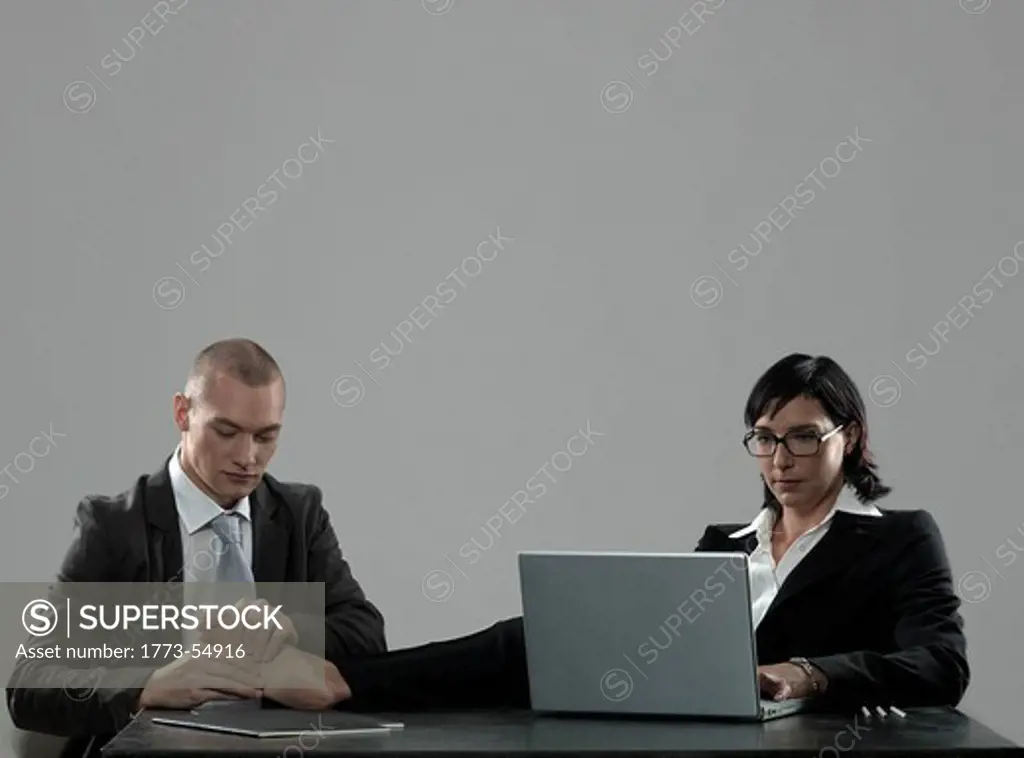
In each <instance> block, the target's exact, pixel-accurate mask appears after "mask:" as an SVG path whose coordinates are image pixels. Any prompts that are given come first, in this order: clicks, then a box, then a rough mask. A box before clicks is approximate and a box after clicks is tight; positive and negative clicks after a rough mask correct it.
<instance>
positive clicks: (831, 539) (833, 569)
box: [761, 511, 882, 626]
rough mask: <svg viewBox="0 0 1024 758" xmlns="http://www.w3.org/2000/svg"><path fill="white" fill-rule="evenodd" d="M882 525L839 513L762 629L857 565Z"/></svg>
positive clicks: (876, 520) (874, 518) (874, 519)
mask: <svg viewBox="0 0 1024 758" xmlns="http://www.w3.org/2000/svg"><path fill="white" fill-rule="evenodd" d="M881 521H882V519H881V518H879V517H877V516H859V515H854V514H852V513H846V512H844V511H836V513H835V515H834V516H833V520H832V524H831V526H830V527H829V530H828V532H827V533H826V534H825V536H824V537H822V538H821V541H820V542H819V543H818V544H817V545H816V546H815V547H814V549H813V550H811V552H809V553H808V554H807V555H806V556H804V558H803V560H801V561H800V563H798V564H797V566H796V568H794V569H793V571H792V572H791V573H790V574H789V576H788V577H786V581H785V582H783V584H782V586H781V587H780V588H779V592H778V594H777V595H776V596H775V599H774V600H773V601H772V604H771V605H770V606H769V607H768V610H767V612H766V613H765V615H764V619H763V620H762V622H761V624H762V626H764V625H766V624H769V623H771V621H772V620H773V619H774V617H775V616H776V615H778V614H779V613H780V610H779V609H780V608H784V607H785V606H786V605H787V604H789V603H791V602H792V601H793V600H794V599H796V598H798V597H799V596H800V595H801V594H802V593H804V592H806V591H807V590H808V589H810V588H811V587H813V586H815V585H816V584H818V583H820V582H824V581H826V580H827V579H829V578H831V577H832V576H834V575H835V574H837V573H839V572H841V571H847V570H849V569H850V567H851V566H853V565H855V564H856V563H858V562H859V561H860V560H861V559H862V558H863V556H865V555H866V554H867V553H868V552H869V551H870V550H871V549H872V547H874V545H875V544H876V543H877V541H878V538H879V532H880V529H879V525H880V523H881Z"/></svg>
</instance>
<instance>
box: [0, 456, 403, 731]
mask: <svg viewBox="0 0 1024 758" xmlns="http://www.w3.org/2000/svg"><path fill="white" fill-rule="evenodd" d="M168 460H170V458H168ZM249 504H250V508H251V516H252V522H253V556H252V560H253V574H254V578H255V580H256V581H257V582H323V583H324V595H325V601H326V607H325V615H326V628H325V629H323V632H324V644H325V651H324V652H325V657H326V658H327V659H328V660H331V661H341V660H343V659H346V658H348V657H350V656H356V655H366V654H371V653H379V652H382V651H384V650H386V649H387V643H386V639H385V634H384V619H383V617H382V615H381V613H380V611H379V610H378V609H377V608H376V607H375V606H374V605H373V604H372V603H371V602H370V601H369V600H367V598H366V596H365V594H364V593H363V590H362V589H361V587H360V585H359V583H358V582H357V581H356V579H355V578H354V577H353V575H352V572H351V570H350V568H349V565H348V563H347V561H346V560H345V559H344V557H343V556H342V553H341V548H340V547H339V545H338V538H337V536H336V535H335V532H334V529H333V527H332V526H331V523H330V519H329V517H328V514H327V511H326V510H325V509H324V507H323V504H322V493H321V491H320V489H319V488H318V487H315V486H312V485H307V484H294V483H286V482H280V481H278V480H276V479H274V478H273V477H272V476H270V475H264V476H263V479H262V481H261V482H260V483H259V485H258V486H257V487H256V489H255V490H254V491H253V493H252V494H251V495H250V496H249ZM182 556H183V551H182V544H181V531H180V527H179V524H178V513H177V508H176V506H175V502H174V494H173V491H172V490H171V482H170V476H169V474H168V472H167V465H166V461H165V464H164V466H163V467H162V468H160V469H159V470H158V471H156V472H154V473H152V474H149V475H144V476H141V477H139V479H138V480H137V481H136V483H135V485H134V487H132V488H131V489H129V490H126V491H125V492H122V493H121V494H119V495H117V496H115V497H107V496H95V495H94V496H88V497H86V498H84V499H83V500H82V501H81V503H79V505H78V510H77V514H76V516H75V521H74V537H73V539H72V542H71V546H70V547H69V548H68V550H67V553H66V554H65V556H64V560H63V562H62V563H61V567H60V571H59V572H58V574H57V581H58V583H63V582H160V583H164V582H170V583H180V582H181V581H182V578H183V566H182V563H183V557H182ZM296 627H298V629H297V631H298V633H299V636H300V638H301V637H302V633H303V629H302V627H301V626H300V623H299V622H296ZM320 631H321V630H319V629H318V630H317V632H320ZM300 642H301V639H300ZM26 644H29V643H26ZM31 644H33V645H38V646H48V645H50V644H54V641H51V640H49V639H48V638H46V637H41V638H38V639H34V640H32V641H31ZM100 663H102V662H97V665H100ZM71 673H72V672H71V671H70V670H69V669H67V668H65V667H64V666H62V665H60V664H56V663H55V662H54V661H48V660H32V659H25V658H21V659H19V660H18V662H17V664H16V666H15V669H14V671H13V673H12V675H11V678H10V680H9V682H8V686H7V707H8V710H9V711H10V714H11V719H12V721H13V722H14V725H15V726H16V727H18V728H19V729H26V730H29V731H34V732H44V733H47V734H54V735H59V736H70V737H79V736H85V737H91V736H94V735H101V736H104V735H105V736H112V735H113V734H116V733H117V732H118V731H119V730H120V729H122V728H123V727H124V726H125V725H127V724H128V722H129V721H130V719H131V714H132V713H133V712H134V710H135V709H136V707H137V704H138V699H139V695H140V694H141V692H142V684H143V683H142V682H141V681H140V682H137V683H134V684H137V686H133V687H125V688H122V689H105V688H104V689H99V690H97V691H96V692H95V694H94V695H93V696H91V697H82V698H81V699H78V698H74V697H70V696H69V695H68V693H67V691H66V690H65V683H67V682H68V681H69V679H68V677H69V676H70V675H71ZM25 677H30V679H28V680H27V681H31V682H32V684H33V685H34V686H32V687H19V686H18V685H19V681H26V680H25V679H24V678H25ZM51 681H52V682H53V683H54V686H53V687H46V688H43V687H39V686H38V685H39V684H40V683H47V682H51ZM92 684H93V685H95V682H93V683H92Z"/></svg>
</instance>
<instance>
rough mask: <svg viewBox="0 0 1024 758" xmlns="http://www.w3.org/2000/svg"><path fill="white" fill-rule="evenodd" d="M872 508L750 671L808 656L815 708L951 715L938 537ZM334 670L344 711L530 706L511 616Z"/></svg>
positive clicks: (780, 618) (958, 692)
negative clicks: (819, 682) (341, 680)
mask: <svg viewBox="0 0 1024 758" xmlns="http://www.w3.org/2000/svg"><path fill="white" fill-rule="evenodd" d="M879 510H881V511H882V513H883V515H882V516H881V517H877V516H860V515H852V514H850V513H846V512H843V511H837V512H836V514H835V516H834V519H835V520H834V521H833V522H832V524H831V526H830V527H829V531H828V533H827V534H826V535H825V537H824V538H822V540H821V541H820V542H819V543H818V544H817V545H816V546H815V547H814V549H813V550H811V552H809V553H808V554H807V555H806V556H804V558H803V559H802V560H801V561H800V563H799V564H798V565H797V567H796V568H795V569H794V570H793V572H792V573H791V574H790V575H789V576H788V577H787V579H786V581H785V582H784V583H783V585H782V587H781V588H780V590H779V594H778V595H777V596H776V598H775V600H774V602H773V603H772V605H771V606H770V607H769V609H768V612H767V613H766V615H765V617H764V619H763V620H762V621H761V623H760V625H759V626H758V629H757V658H758V662H759V663H760V664H762V665H765V664H772V663H780V662H784V661H787V660H788V659H789V658H791V657H795V656H803V657H806V658H808V659H809V660H810V661H811V662H812V663H814V664H816V665H817V666H819V667H820V668H821V669H822V670H823V671H824V672H825V673H826V674H827V675H828V677H829V686H828V688H827V691H826V693H825V694H824V696H822V697H821V699H820V700H819V701H818V705H820V706H821V707H823V708H830V707H836V708H842V709H849V708H851V707H853V708H859V707H860V706H861V705H896V706H923V705H951V706H955V705H957V704H958V703H959V702H960V700H961V698H962V697H963V695H964V692H965V691H966V689H967V685H968V682H969V678H970V673H969V669H968V665H967V653H966V642H965V639H964V634H963V620H962V619H961V617H960V615H959V612H958V608H959V605H960V600H959V598H958V597H957V595H956V593H955V591H954V583H953V578H952V575H951V572H950V567H949V562H948V560H947V558H946V551H945V548H944V546H943V541H942V537H941V535H940V533H939V528H938V526H937V524H936V523H935V520H934V518H932V516H931V515H929V514H928V513H927V512H926V511H922V510H917V511H894V510H885V509H879ZM743 526H745V525H744V524H715V525H712V526H709V527H707V529H706V530H705V532H704V535H703V537H701V539H700V541H699V543H698V544H697V546H696V550H697V551H702V552H744V553H748V554H749V553H751V552H752V551H753V550H754V548H755V547H756V546H757V538H756V536H754V535H749V536H745V537H740V538H737V539H730V538H729V535H730V534H732V533H734V532H736V531H738V530H739V529H741V528H742V527H743ZM723 654H725V655H727V654H728V652H727V651H723ZM339 670H340V671H341V673H342V675H343V676H344V677H345V678H346V680H347V681H348V683H349V685H350V687H351V689H352V693H353V697H352V699H351V701H349V702H348V703H347V704H344V705H343V707H346V708H351V709H354V710H374V709H395V710H400V709H408V708H420V707H433V706H440V707H473V706H478V705H479V706H492V707H493V706H503V705H510V706H519V707H528V706H529V704H530V703H529V676H528V671H527V668H526V656H525V650H524V644H523V625H522V618H521V617H519V618H512V619H507V620H505V621H501V622H499V623H497V624H495V625H493V626H491V627H489V628H487V629H485V630H482V631H480V632H477V633H476V634H473V635H470V636H468V637H463V638H460V639H454V640H445V641H442V642H435V643H432V644H428V645H423V646H420V647H417V648H410V649H408V650H399V651H394V652H390V653H385V654H383V655H376V656H370V657H365V658H362V659H359V660H350V661H346V662H343V663H342V665H340V666H339ZM845 712H850V711H845Z"/></svg>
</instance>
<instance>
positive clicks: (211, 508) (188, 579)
mask: <svg viewBox="0 0 1024 758" xmlns="http://www.w3.org/2000/svg"><path fill="white" fill-rule="evenodd" d="M180 455H181V446H180V445H179V446H178V448H177V449H175V451H174V455H172V456H171V459H170V461H168V463H167V472H168V474H169V475H170V479H171V490H172V492H173V493H174V504H175V507H176V508H177V511H178V526H179V528H180V530H181V559H182V564H181V565H182V582H183V583H184V584H185V587H184V593H185V602H186V603H195V604H201V603H202V602H206V601H208V599H209V596H208V595H207V594H204V593H203V592H201V588H200V587H195V585H198V584H203V583H209V582H214V581H216V570H217V557H218V554H219V553H220V552H222V548H221V547H219V540H218V543H217V544H214V539H215V537H216V534H215V532H214V531H213V527H211V526H210V524H211V522H212V521H213V520H214V518H216V517H217V516H219V515H221V514H222V513H238V514H239V516H240V517H241V518H240V519H239V524H238V525H239V527H240V528H241V541H242V553H243V554H244V555H245V559H246V561H247V562H248V563H249V567H250V569H251V568H252V516H251V511H250V508H249V498H248V497H245V498H242V499H241V500H239V501H238V502H237V503H235V505H234V506H233V507H232V508H230V509H227V510H225V509H224V508H221V507H220V506H219V505H217V503H215V502H214V501H213V500H211V499H210V497H209V496H208V495H207V494H206V493H205V492H203V491H202V490H201V489H199V488H198V487H197V486H196V485H195V483H194V482H193V481H192V480H191V479H189V478H188V475H187V474H186V473H185V472H184V470H182V468H181V461H180V459H179V456H180ZM190 585H192V587H190ZM185 636H186V642H187V643H190V642H191V641H194V639H195V637H196V635H195V634H189V632H187V631H186V632H185Z"/></svg>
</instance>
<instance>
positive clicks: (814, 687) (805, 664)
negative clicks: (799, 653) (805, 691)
mask: <svg viewBox="0 0 1024 758" xmlns="http://www.w3.org/2000/svg"><path fill="white" fill-rule="evenodd" d="M789 662H790V663H793V664H795V665H797V666H799V667H800V668H802V669H803V670H804V673H805V674H807V677H808V678H809V679H810V680H811V692H812V693H814V694H815V695H817V694H818V693H819V692H821V685H820V684H819V683H818V676H817V673H816V669H815V667H814V665H813V664H812V663H811V662H810V661H809V660H807V659H806V658H790V659H789Z"/></svg>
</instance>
